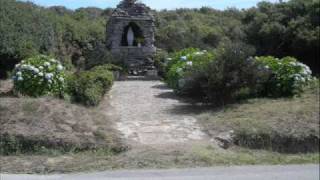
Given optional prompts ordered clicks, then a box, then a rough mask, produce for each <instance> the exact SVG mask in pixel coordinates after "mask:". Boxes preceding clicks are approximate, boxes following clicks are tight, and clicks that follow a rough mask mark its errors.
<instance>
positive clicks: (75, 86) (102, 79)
mask: <svg viewBox="0 0 320 180" xmlns="http://www.w3.org/2000/svg"><path fill="white" fill-rule="evenodd" d="M109 69H110V65H103V66H97V67H95V68H93V69H91V70H89V71H82V72H79V73H76V74H74V75H70V76H69V78H68V91H69V93H70V95H71V99H72V100H73V101H75V102H79V103H82V104H84V105H87V106H96V105H98V104H99V102H100V101H101V100H102V98H103V96H104V94H105V93H106V92H107V90H108V89H109V88H110V87H111V86H112V84H113V74H112V72H111V71H109Z"/></svg>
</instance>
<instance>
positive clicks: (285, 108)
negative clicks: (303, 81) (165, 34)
mask: <svg viewBox="0 0 320 180" xmlns="http://www.w3.org/2000/svg"><path fill="white" fill-rule="evenodd" d="M318 85H319V83H316V84H315V85H313V86H311V87H307V88H306V90H305V92H304V93H302V94H301V95H300V96H297V97H294V98H279V99H268V98H260V99H250V100H247V101H244V102H242V103H238V104H234V105H228V106H226V107H225V108H224V109H220V110H216V111H213V112H209V113H204V114H201V115H200V116H199V120H200V121H199V122H200V123H201V124H202V125H203V127H204V129H205V130H206V131H207V132H208V133H209V134H210V135H211V136H212V137H219V135H220V133H222V134H223V133H225V132H231V134H230V135H231V136H232V139H233V143H235V144H236V145H239V146H243V147H248V148H253V149H267V150H271V151H277V152H281V153H306V152H315V153H317V152H319V140H320V138H319V108H320V107H319V86H318Z"/></svg>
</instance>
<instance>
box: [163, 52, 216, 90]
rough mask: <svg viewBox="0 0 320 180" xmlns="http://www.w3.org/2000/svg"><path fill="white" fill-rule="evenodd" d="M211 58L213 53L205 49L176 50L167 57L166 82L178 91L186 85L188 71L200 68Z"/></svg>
mask: <svg viewBox="0 0 320 180" xmlns="http://www.w3.org/2000/svg"><path fill="white" fill-rule="evenodd" d="M213 59H214V58H213V54H211V53H209V52H207V51H206V50H199V49H193V48H189V49H184V50H182V51H179V52H176V53H174V54H172V55H171V56H170V57H169V58H168V59H167V61H168V63H167V64H168V65H167V74H166V82H167V83H168V85H169V86H170V87H171V88H173V89H175V90H176V91H179V90H181V89H183V88H185V86H186V85H187V81H188V79H187V78H186V77H187V74H188V72H190V71H194V70H199V69H201V68H202V65H204V64H207V63H208V62H210V61H212V60H213Z"/></svg>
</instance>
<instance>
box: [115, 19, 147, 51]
mask: <svg viewBox="0 0 320 180" xmlns="http://www.w3.org/2000/svg"><path fill="white" fill-rule="evenodd" d="M143 44H144V36H143V32H142V30H141V28H140V27H139V26H138V25H137V24H136V23H134V22H130V23H129V24H128V25H127V26H125V27H124V29H123V33H122V39H121V46H142V45H143Z"/></svg>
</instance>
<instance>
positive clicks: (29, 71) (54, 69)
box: [13, 55, 65, 97]
mask: <svg viewBox="0 0 320 180" xmlns="http://www.w3.org/2000/svg"><path fill="white" fill-rule="evenodd" d="M13 74H14V76H13V80H14V89H15V90H16V91H17V92H19V93H21V94H23V95H29V96H33V97H39V96H43V95H51V94H52V95H59V96H62V95H63V93H64V90H65V75H64V67H63V66H62V65H61V64H60V62H59V61H57V60H55V59H54V58H51V57H49V56H45V55H38V56H34V57H32V58H28V59H26V60H24V61H21V63H20V64H17V65H16V68H15V70H14V72H13Z"/></svg>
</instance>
